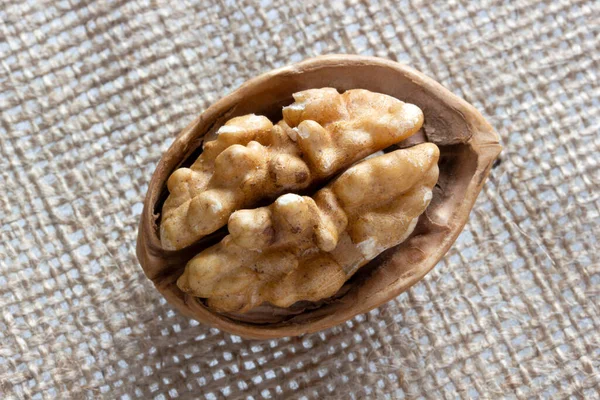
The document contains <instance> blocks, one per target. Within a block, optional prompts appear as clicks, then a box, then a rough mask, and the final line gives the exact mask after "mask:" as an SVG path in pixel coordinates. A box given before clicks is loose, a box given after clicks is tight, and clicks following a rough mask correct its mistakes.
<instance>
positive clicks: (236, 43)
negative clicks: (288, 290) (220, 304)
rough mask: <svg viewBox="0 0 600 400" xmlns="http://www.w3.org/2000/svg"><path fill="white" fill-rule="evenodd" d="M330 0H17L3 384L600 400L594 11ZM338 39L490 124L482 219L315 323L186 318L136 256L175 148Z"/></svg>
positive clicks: (3, 57)
mask: <svg viewBox="0 0 600 400" xmlns="http://www.w3.org/2000/svg"><path fill="white" fill-rule="evenodd" d="M321 3H322V4H321ZM325 3H326V2H303V4H300V2H291V1H284V0H262V1H260V2H251V1H248V0H245V1H240V2H237V1H220V2H218V4H211V2H209V1H196V0H184V1H166V0H162V1H143V0H137V1H135V0H134V1H118V0H117V1H89V2H87V1H80V0H64V1H54V0H45V1H41V0H40V1H24V0H13V1H3V4H1V5H0V122H1V123H0V150H1V156H0V187H1V188H2V190H0V235H1V240H0V398H8V399H13V398H15V399H21V398H49V399H50V398H56V397H62V398H110V399H112V398H122V399H136V398H141V399H150V398H153V399H154V398H155V399H170V398H206V399H221V398H225V399H234V398H245V397H248V398H253V399H263V398H266V399H268V398H286V399H287V398H306V399H313V398H315V399H316V398H319V399H320V398H355V399H359V398H382V399H384V398H399V399H402V398H436V399H439V398H455V397H461V398H500V397H506V398H529V397H534V398H538V397H542V398H552V399H554V398H569V397H570V396H571V397H572V398H586V399H594V398H600V309H599V304H600V257H599V252H600V249H599V248H598V241H599V239H600V228H599V227H600V190H599V189H598V188H599V187H600V172H599V170H600V165H599V157H598V155H599V154H600V135H599V132H600V86H599V84H598V82H599V80H600V68H599V63H600V2H598V1H587V2H586V1H579V2H578V1H564V0H561V1H546V2H538V1H528V0H517V1H504V2H501V1H483V2H472V3H466V2H465V3H458V2H455V1H452V2H446V1H439V2H435V3H431V2H417V1H415V2H409V1H399V2H391V1H390V2H386V1H381V0H372V1H359V0H345V1H337V2H333V3H332V4H329V3H328V4H325ZM325 53H358V54H367V55H376V56H381V57H386V58H390V59H393V60H398V61H401V62H406V63H408V64H410V65H412V66H413V67H415V68H417V69H419V70H421V71H423V72H424V73H426V74H428V75H430V76H431V77H433V78H434V79H436V80H438V81H439V82H441V83H442V84H443V85H445V86H446V87H448V88H449V89H450V90H452V91H453V92H455V93H456V94H458V95H459V96H461V97H463V98H465V99H466V100H467V101H469V102H471V103H472V104H474V105H475V107H477V108H478V109H479V110H480V111H481V112H482V113H483V114H484V115H485V116H486V117H487V118H488V119H489V121H490V122H491V123H492V124H493V125H494V126H495V128H496V129H497V130H498V132H499V133H500V135H501V137H502V141H503V145H504V146H505V150H504V152H503V153H502V155H501V158H502V162H501V163H500V164H499V165H498V166H497V167H496V168H495V169H494V170H493V172H492V176H491V178H490V180H489V181H488V183H487V184H486V186H485V188H484V190H483V192H482V194H481V195H480V197H479V200H478V202H477V205H476V208H475V209H474V211H473V212H472V214H471V219H470V222H469V223H468V225H467V227H466V228H465V230H464V232H463V233H462V235H461V236H460V238H459V239H458V241H457V243H456V244H455V245H454V247H453V249H452V250H451V251H450V252H449V253H448V255H447V256H446V257H445V258H444V260H443V261H442V262H441V263H440V264H439V265H438V266H437V267H436V269H435V270H434V271H433V272H432V273H431V274H429V275H428V276H427V277H426V279H424V280H423V281H422V282H420V283H419V284H417V285H416V286H415V287H413V288H412V289H411V290H409V291H408V292H407V293H404V294H403V295H401V296H400V297H398V299H397V300H395V301H393V302H391V303H389V304H387V305H385V306H382V307H380V308H379V309H377V310H374V311H372V312H370V313H368V314H366V315H362V316H359V317H357V318H355V319H353V320H352V321H350V322H348V323H347V324H344V325H342V326H338V327H336V328H333V329H330V330H327V331H324V332H321V333H317V334H312V335H307V336H304V337H300V338H286V339H281V340H272V341H264V342H260V341H248V340H244V339H241V338H239V337H236V336H231V335H228V334H224V333H222V332H220V331H218V330H215V329H210V328H208V327H206V326H202V325H199V324H198V323H196V322H194V321H192V320H189V319H187V318H184V317H182V316H181V315H179V314H178V313H176V312H175V311H174V310H173V309H172V308H171V307H170V306H169V305H167V304H166V303H165V302H164V300H163V299H162V298H161V297H160V295H159V294H158V293H157V292H156V291H155V290H154V288H153V286H152V284H151V283H150V282H149V281H148V280H147V279H146V278H145V277H144V275H143V273H142V271H141V269H140V267H139V266H138V263H137V261H136V259H135V254H134V248H135V236H136V231H137V223H138V219H139V214H140V211H141V209H142V203H141V202H142V199H143V196H144V195H145V192H146V189H147V182H148V180H149V178H150V175H151V174H152V171H153V169H154V167H155V165H156V163H157V161H158V159H159V157H160V155H161V152H162V151H164V150H165V149H166V148H167V147H168V146H169V144H170V143H171V142H172V140H173V137H174V135H175V134H177V133H178V132H179V130H180V129H181V128H183V127H184V126H185V125H186V124H187V123H189V122H190V121H191V120H192V118H194V117H195V116H197V115H198V114H199V113H200V112H202V110H204V109H205V108H206V107H207V106H208V105H209V104H211V103H212V102H214V101H215V100H217V99H218V98H220V97H221V96H223V95H224V94H226V93H228V92H230V91H231V90H233V89H234V88H235V87H237V86H239V85H240V84H241V83H242V82H243V81H245V80H246V79H248V78H250V77H253V76H256V75H257V74H259V73H261V72H264V71H266V70H269V69H272V68H274V67H278V66H283V65H285V64H289V63H291V62H296V61H299V60H301V59H304V58H307V57H310V56H314V55H318V54H325Z"/></svg>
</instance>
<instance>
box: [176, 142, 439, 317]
mask: <svg viewBox="0 0 600 400" xmlns="http://www.w3.org/2000/svg"><path fill="white" fill-rule="evenodd" d="M438 158H439V150H438V148H437V147H436V146H435V145H434V144H431V143H424V144H420V145H417V146H414V147H412V148H409V149H405V150H396V151H393V152H391V153H388V154H385V155H381V156H377V157H372V158H368V159H366V160H363V161H362V162H360V163H358V164H356V165H354V166H352V167H351V168H349V169H347V170H346V171H345V172H344V173H343V174H342V175H340V176H339V177H338V178H337V179H336V180H335V181H333V182H330V183H329V184H328V185H327V186H325V187H324V188H323V189H321V190H319V191H317V192H316V193H315V194H314V195H313V196H312V197H306V196H299V195H297V194H293V193H288V194H284V195H282V196H280V197H279V198H277V200H275V202H273V203H272V204H271V205H269V206H267V207H261V208H256V209H249V210H239V211H236V212H234V213H233V214H232V215H231V217H230V218H229V223H228V228H229V232H230V234H229V235H228V236H226V237H225V238H224V239H223V240H222V241H221V242H220V243H218V244H216V245H215V246H212V247H210V248H208V249H206V250H205V251H203V252H201V253H200V254H198V255H197V256H196V257H195V258H193V259H192V260H191V261H190V262H189V263H188V265H187V266H186V269H185V272H184V274H183V275H182V276H181V277H180V278H179V280H178V282H177V284H178V286H179V287H180V288H181V289H182V290H183V291H185V292H189V293H191V294H193V295H195V296H197V297H202V298H206V299H207V302H208V305H209V306H210V307H211V308H213V309H216V310H218V311H223V312H234V311H235V312H245V311H248V310H250V309H252V308H253V307H256V306H258V305H260V304H262V303H264V302H269V303H271V304H273V305H275V306H279V307H289V306H291V305H292V304H294V303H295V302H297V301H300V300H308V301H317V300H320V299H324V298H327V297H331V296H333V295H334V294H335V293H336V292H337V291H338V290H339V289H340V287H341V286H342V285H343V284H344V282H345V281H346V280H347V279H348V278H349V277H351V276H352V275H353V274H354V273H355V272H356V271H357V270H358V268H360V267H361V266H363V265H364V264H366V263H367V262H368V261H369V260H371V259H373V258H374V257H376V256H377V255H378V254H380V253H381V252H382V251H384V250H386V249H388V248H390V247H393V246H395V245H397V244H399V243H401V242H402V241H404V240H405V239H406V238H407V237H408V236H409V235H410V234H411V233H412V231H413V229H414V227H415V225H416V223H417V220H418V217H419V215H420V214H422V213H423V212H424V210H425V208H426V207H427V205H428V204H429V201H430V200H431V196H432V192H431V190H432V188H433V186H434V185H435V183H436V182H437V178H438V167H437V161H438Z"/></svg>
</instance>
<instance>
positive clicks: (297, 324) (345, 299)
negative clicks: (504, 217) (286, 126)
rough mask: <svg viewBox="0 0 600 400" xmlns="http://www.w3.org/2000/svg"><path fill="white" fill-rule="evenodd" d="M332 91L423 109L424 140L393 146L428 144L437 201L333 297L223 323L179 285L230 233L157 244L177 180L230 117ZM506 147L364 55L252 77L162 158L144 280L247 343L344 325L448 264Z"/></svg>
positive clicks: (471, 115) (423, 85)
mask: <svg viewBox="0 0 600 400" xmlns="http://www.w3.org/2000/svg"><path fill="white" fill-rule="evenodd" d="M321 87H334V88H336V89H338V91H340V92H343V91H345V90H348V89H357V88H362V89H367V90H370V91H372V92H378V93H383V94H387V95H390V96H393V97H395V98H398V99H400V100H402V101H404V102H407V103H412V104H415V105H417V106H418V107H420V108H421V110H423V113H424V115H425V122H424V125H423V129H422V131H421V132H419V133H418V134H416V135H414V136H413V137H411V138H409V139H407V140H406V141H405V142H403V143H400V144H399V145H397V146H398V147H405V146H411V145H414V144H417V143H420V142H423V141H429V142H432V143H435V144H436V145H438V147H439V149H440V153H441V156H440V161H439V164H438V165H439V168H440V176H439V179H438V183H437V185H436V186H435V188H434V191H433V198H432V201H431V203H430V205H429V207H428V208H427V210H426V211H425V213H424V214H423V215H422V216H421V217H420V219H419V223H418V225H417V228H416V229H415V231H414V232H413V234H412V235H411V236H410V237H409V238H408V239H407V240H406V241H404V242H403V243H401V244H400V245H398V246H396V247H393V248H391V249H389V250H387V251H385V252H383V253H382V254H380V255H379V256H378V257H376V258H375V259H374V260H372V261H371V262H370V263H369V264H367V265H365V266H364V267H362V268H361V269H360V270H359V272H357V273H356V274H355V275H354V276H353V277H352V278H351V279H350V280H349V281H348V282H346V284H345V285H344V286H343V287H342V288H341V289H340V291H339V292H338V293H337V294H336V295H335V296H334V297H332V298H329V299H325V300H322V301H320V302H316V303H310V302H299V303H296V304H294V305H293V306H292V307H289V308H286V309H280V308H277V307H272V306H261V307H258V308H256V309H254V310H253V311H252V312H250V313H246V314H220V313H216V312H214V311H212V310H210V309H208V308H207V307H206V306H205V304H204V303H203V302H202V300H200V299H197V298H195V297H193V296H190V295H187V294H185V293H183V292H182V291H181V290H179V288H178V287H177V285H176V281H177V278H178V277H179V276H180V275H181V274H182V272H183V270H184V267H185V264H186V263H187V262H188V261H189V260H190V259H191V258H192V257H194V256H195V255H196V254H198V253H199V252H200V251H201V250H203V249H205V248H207V247H209V246H211V245H213V244H215V243H217V242H218V241H219V240H220V239H222V238H223V236H224V235H225V234H226V231H225V229H222V230H220V231H217V232H215V233H213V234H211V235H209V236H207V237H204V238H202V239H201V240H200V241H199V242H197V243H195V244H193V245H191V246H189V247H186V248H184V249H181V250H177V251H169V250H164V249H163V248H162V247H161V245H160V239H159V224H160V210H161V208H162V204H163V203H164V201H165V199H166V197H167V195H168V192H167V188H166V181H167V179H168V178H169V176H170V175H171V173H172V172H173V171H174V170H175V169H177V168H179V167H181V166H186V165H190V164H191V163H192V162H193V160H195V159H196V158H197V157H198V155H199V154H200V152H201V151H202V150H201V149H202V143H203V140H204V138H205V137H206V138H209V139H210V138H213V137H214V134H215V132H216V130H217V129H218V128H219V127H220V126H221V125H223V124H224V123H225V122H226V121H227V120H229V119H230V118H233V117H236V116H240V115H245V114H250V113H254V114H257V115H265V116H267V117H268V118H269V119H271V121H278V120H280V119H281V117H282V116H281V109H282V107H283V106H286V105H289V104H291V103H292V102H293V98H292V94H293V93H295V92H298V91H302V90H306V89H310V88H321ZM500 150H501V146H500V145H499V138H498V135H497V134H496V133H495V132H494V130H493V128H492V127H491V126H490V125H489V124H488V123H487V122H486V121H485V119H484V118H483V117H482V116H481V114H479V112H477V110H475V109H474V108H473V107H472V106H471V105H470V104H468V103H467V102H465V101H464V100H462V99H460V98H458V97H457V96H455V95H453V94H452V93H451V92H450V91H448V90H447V89H445V88H444V87H442V86H441V85H439V84H438V83H436V82H435V81H433V80H432V79H430V78H428V77H426V76H425V75H423V74H421V73H419V72H418V71H415V70H414V69H411V68H409V67H406V66H404V65H401V64H398V63H395V62H392V61H388V60H384V59H379V58H374V57H361V56H344V55H333V56H324V57H317V58H314V59H310V60H307V61H304V62H302V63H299V64H295V65H292V66H288V67H285V68H281V69H277V70H274V71H271V72H268V73H266V74H264V75H261V76H259V77H257V78H254V79H252V80H250V81H248V82H246V83H245V84H244V85H242V86H241V87H240V88H239V89H237V90H236V91H235V92H233V93H232V94H230V95H228V96H226V97H224V98H223V99H221V100H219V101H218V102H217V103H215V104H214V105H213V106H211V107H210V108H208V109H207V110H206V111H205V112H204V113H203V114H202V115H200V116H199V117H198V118H197V119H196V120H195V121H194V122H192V123H191V124H190V125H189V126H188V127H187V128H185V129H184V130H183V131H182V132H181V133H180V134H179V136H178V137H177V139H176V140H175V141H174V143H173V144H172V145H171V147H170V148H169V149H168V150H167V152H166V153H165V154H164V155H163V157H162V158H161V160H160V161H159V164H158V166H157V168H156V170H155V172H154V174H153V176H152V179H151V181H150V184H149V187H148V193H147V195H146V199H145V201H144V209H143V211H142V217H141V221H140V227H139V232H138V242H137V256H138V259H139V261H140V263H141V265H142V268H143V269H144V272H145V274H146V276H147V277H148V278H149V279H151V280H152V281H153V282H154V284H155V286H156V288H157V289H158V290H159V291H160V292H161V293H162V294H163V296H164V297H165V298H166V299H167V300H168V301H169V302H170V303H171V304H173V305H174V306H175V307H177V308H178V309H179V310H180V311H181V312H183V313H184V314H186V315H188V316H190V317H192V318H195V319H197V320H198V321H200V322H203V323H206V324H209V325H212V326H214V327H217V328H219V329H223V330H225V331H228V332H231V333H234V334H238V335H241V336H244V337H249V338H274V337H282V336H295V335H300V334H303V333H307V332H315V331H318V330H322V329H325V328H329V327H331V326H334V325H337V324H339V323H341V322H344V321H346V320H348V319H350V318H352V317H353V316H355V315H357V314H360V313H364V312H367V311H369V310H371V309H373V308H375V307H377V306H379V305H381V304H383V303H385V302H387V301H389V300H391V299H393V298H394V297H396V296H398V295H399V294H400V293H401V292H403V291H404V290H406V289H407V288H409V287H410V286H412V285H413V284H415V283H416V282H417V281H419V280H420V279H422V278H423V276H425V274H427V273H428V272H429V271H430V270H431V269H432V268H433V267H434V266H435V264H436V263H437V262H438V261H439V260H440V259H441V258H442V257H443V256H444V254H445V253H446V252H447V251H448V249H449V248H450V246H451V245H452V243H453V242H454V241H455V240H456V237H457V236H458V234H459V233H460V232H461V230H462V229H463V227H464V225H465V223H466V222H467V219H468V216H469V213H470V211H471V208H472V206H473V203H474V202H475V199H476V198H477V195H478V194H479V192H480V190H481V187H482V185H483V183H484V181H485V179H486V177H487V176H488V174H489V171H490V169H491V167H492V164H493V162H494V160H495V159H496V157H497V156H498V154H499V153H500Z"/></svg>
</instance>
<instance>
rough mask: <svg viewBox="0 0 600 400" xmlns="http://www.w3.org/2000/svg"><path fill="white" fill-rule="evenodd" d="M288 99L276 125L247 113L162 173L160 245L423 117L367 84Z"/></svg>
mask: <svg viewBox="0 0 600 400" xmlns="http://www.w3.org/2000/svg"><path fill="white" fill-rule="evenodd" d="M294 99H295V102H294V103H293V104H292V105H290V106H288V107H285V108H284V110H283V117H284V118H283V120H282V121H280V122H279V123H278V124H276V125H273V124H272V123H271V121H269V120H268V119H267V118H265V117H262V116H257V115H253V114H252V115H246V116H242V117H237V118H233V119H231V120H229V121H228V122H227V123H226V124H225V125H223V126H221V127H220V128H219V130H218V131H217V137H216V139H215V140H211V141H208V142H206V143H205V145H204V149H203V152H202V154H201V155H200V156H199V157H198V159H197V160H196V161H195V162H194V164H193V165H192V166H191V167H190V168H180V169H178V170H176V171H175V172H174V173H173V174H172V175H171V176H170V178H169V180H168V182H167V186H168V189H169V197H168V198H167V200H166V202H165V203H164V205H163V209H162V220H161V224H160V238H161V244H162V247H163V248H164V249H167V250H176V249H181V248H183V247H186V246H188V245H190V244H192V243H194V242H196V241H197V240H199V239H201V238H202V237H203V236H205V235H208V234H210V233H212V232H214V231H216V230H217V229H219V228H221V227H223V226H224V225H225V224H226V223H227V221H228V219H229V217H230V215H231V214H232V213H233V212H234V211H236V210H239V209H244V208H252V207H254V206H255V205H256V204H257V203H259V202H261V201H264V200H270V199H273V198H276V197H277V196H279V195H281V194H283V193H286V192H294V191H298V190H302V189H304V188H306V187H307V186H309V185H310V184H311V183H312V182H314V181H316V180H324V179H327V178H330V177H332V176H334V175H336V174H338V173H340V172H342V171H343V170H344V169H346V168H348V167H349V166H350V165H352V164H353V163H355V162H356V161H358V160H360V159H362V158H364V157H365V156H367V155H369V154H371V153H374V152H376V151H378V150H382V149H384V148H386V147H388V146H390V145H392V144H394V143H397V142H400V141H402V140H404V139H405V138H407V137H409V136H410V135H412V134H414V133H415V132H417V131H418V130H419V129H420V128H421V125H422V124H423V113H422V112H421V110H420V109H419V108H418V107H416V106H414V105H412V104H407V103H403V102H402V101H400V100H397V99H395V98H393V97H390V96H386V95H383V94H378V93H372V92H369V91H367V90H361V89H356V90H348V91H346V92H344V93H343V94H339V93H338V92H337V91H336V90H335V89H332V88H323V89H311V90H306V91H303V92H299V93H296V94H295V95H294Z"/></svg>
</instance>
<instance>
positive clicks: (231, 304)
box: [137, 56, 501, 338]
mask: <svg viewBox="0 0 600 400" xmlns="http://www.w3.org/2000/svg"><path fill="white" fill-rule="evenodd" d="M328 86H332V87H335V88H336V89H332V88H327V87H328ZM315 88H324V89H315ZM357 88H362V89H357ZM340 93H341V94H340ZM409 104H410V105H409ZM412 104H414V106H413V105H412ZM282 108H283V111H282ZM419 109H420V110H419ZM421 110H422V111H421ZM266 116H268V117H269V118H267V117H266ZM281 116H283V119H282V120H281V121H280V122H279V123H276V124H273V123H272V122H271V121H276V120H278V119H280V118H281ZM270 118H271V119H270ZM421 126H422V128H421ZM217 132H218V134H217ZM405 139H406V140H405ZM203 140H204V142H205V144H204V147H203V149H202V152H201V154H200V156H199V157H198V158H197V159H191V158H192V156H191V155H192V154H197V150H199V146H200V144H201V143H202V141H203ZM425 142H429V143H425ZM500 149H501V147H500V145H499V144H498V136H497V135H496V133H495V132H494V130H493V128H492V127H491V126H490V125H489V124H488V123H487V122H486V121H485V119H484V118H483V117H482V116H481V115H480V114H479V113H478V112H477V111H476V110H475V109H474V108H473V107H472V106H471V105H469V104H468V103H466V102H465V101H464V100H462V99H460V98H458V97H456V96H455V95H453V94H452V93H451V92H449V91H448V90H446V89H445V88H443V87H442V86H441V85H439V84H438V83H436V82H434V81H433V80H431V79H430V78H428V77H426V76H424V75H422V74H421V73H419V72H417V71H415V70H413V69H411V68H409V67H406V66H403V65H400V64H397V63H394V62H391V61H387V60H382V59H378V58H373V57H360V56H327V57H319V58H316V59H312V60H307V61H305V62H302V63H300V64H296V65H292V66H289V67H285V68H281V69H278V70H275V71H271V72H268V73H266V74H264V75H262V76H260V77H257V78H255V79H252V80H251V81H249V82H247V83H246V84H244V85H243V86H242V87H241V88H239V89H238V90H237V91H235V92H234V93H232V94H231V95H229V96H227V97H225V98H223V99H221V100H220V101H218V102H217V103H215V104H214V105H213V106H211V107H210V108H209V109H207V110H206V111H205V112H204V113H203V114H202V115H201V116H200V117H199V118H198V119H196V121H194V122H193V123H192V124H190V126H188V127H187V128H186V129H184V130H183V132H182V133H181V134H180V135H179V136H178V137H177V139H176V140H175V141H174V143H173V144H172V146H171V147H170V148H169V150H168V151H167V152H166V153H165V155H164V156H163V158H162V159H161V160H160V162H159V164H158V166H157V168H156V171H155V173H154V175H153V176H152V180H151V181H150V183H149V186H148V194H147V196H146V199H145V202H144V209H143V211H142V218H141V221H140V230H139V235H138V243H137V255H138V259H139V260H140V263H141V264H142V267H143V269H144V272H145V274H146V275H147V276H148V277H149V278H150V279H151V280H152V281H153V282H154V284H155V286H156V287H157V289H158V290H159V291H160V292H161V293H162V294H163V295H164V296H165V298H166V299H167V300H168V301H169V302H170V303H171V304H173V305H174V306H176V307H177V308H178V309H179V310H180V311H181V312H183V313H185V314H186V315H189V316H191V317H193V318H196V319H198V320H199V321H201V322H204V323H207V324H210V325H212V326H215V327H217V328H220V329H223V330H226V331H229V332H232V333H235V334H239V335H242V336H245V337H253V338H273V337H282V336H293V335H299V334H302V333H306V332H314V331H317V330H320V329H325V328H328V327H331V326H333V325H336V324H339V323H341V322H343V321H345V320H347V319H349V318H352V317H353V316H355V315H357V314H359V313H363V312H366V311H368V310H371V309H373V308H375V307H377V306H379V305H381V304H383V303H385V302H387V301H389V300H390V299H392V298H394V297H395V296H397V295H398V294H399V293H401V292H402V291H404V290H406V289H407V288H409V287H410V286H411V285H413V284H414V283H415V282H417V281H419V280H420V279H422V278H423V276H425V274H426V273H427V272H429V271H430V270H431V268H433V267H434V265H435V264H436V263H437V262H438V261H439V260H440V259H441V257H443V255H444V254H445V253H446V251H448V249H449V247H450V246H451V245H452V243H453V241H454V240H455V239H456V237H457V236H458V234H459V233H460V231H461V229H462V227H463V226H464V224H465V223H466V221H467V219H468V216H469V212H470V211H471V208H472V207H473V204H474V202H475V200H476V198H477V195H478V193H479V191H480V190H481V187H482V185H483V184H484V182H485V179H486V177H487V175H488V174H489V172H490V169H491V166H492V164H493V162H494V160H495V158H496V157H497V156H498V154H499V152H500ZM381 150H384V152H385V154H381V153H380V151H381ZM438 158H439V159H438ZM182 164H183V165H190V164H191V166H190V167H189V168H179V169H178V167H180V166H181V165H182ZM167 190H168V198H167V199H166V200H165V196H164V194H167ZM225 225H227V230H228V233H226V230H225V229H224V228H223V227H224V226H225ZM221 228H223V229H221ZM178 284H179V286H178ZM180 286H181V289H180ZM182 289H183V290H182Z"/></svg>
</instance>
